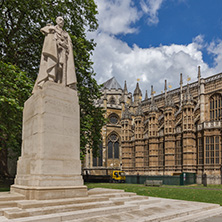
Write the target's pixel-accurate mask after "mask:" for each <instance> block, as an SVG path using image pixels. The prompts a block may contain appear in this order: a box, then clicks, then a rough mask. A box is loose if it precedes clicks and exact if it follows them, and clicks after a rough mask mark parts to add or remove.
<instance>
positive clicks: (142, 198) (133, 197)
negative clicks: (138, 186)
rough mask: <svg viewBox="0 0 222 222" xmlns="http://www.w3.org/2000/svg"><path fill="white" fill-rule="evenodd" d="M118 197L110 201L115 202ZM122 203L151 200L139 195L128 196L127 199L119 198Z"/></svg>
mask: <svg viewBox="0 0 222 222" xmlns="http://www.w3.org/2000/svg"><path fill="white" fill-rule="evenodd" d="M117 198H118V197H111V198H109V200H111V201H115V200H116V199H117ZM119 199H120V200H122V201H133V200H144V199H146V200H147V199H149V197H148V196H138V195H135V196H134V195H133V196H127V197H121V198H119Z"/></svg>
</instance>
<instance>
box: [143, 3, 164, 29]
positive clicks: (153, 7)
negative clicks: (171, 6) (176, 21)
mask: <svg viewBox="0 0 222 222" xmlns="http://www.w3.org/2000/svg"><path fill="white" fill-rule="evenodd" d="M162 3H163V0H141V1H140V6H141V8H142V10H143V12H144V13H145V14H147V16H148V19H147V23H148V25H156V24H157V23H158V22H159V19H158V10H159V9H160V7H161V5H162Z"/></svg>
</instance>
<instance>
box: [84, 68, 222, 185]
mask: <svg viewBox="0 0 222 222" xmlns="http://www.w3.org/2000/svg"><path fill="white" fill-rule="evenodd" d="M178 79H179V78H178ZM182 79H183V78H182V74H180V82H179V84H180V87H179V88H177V89H173V90H170V91H168V90H167V81H165V86H164V92H163V93H162V94H160V95H156V96H155V95H154V89H153V86H151V97H150V98H148V95H147V92H146V96H145V99H144V100H142V93H141V90H140V88H139V83H137V84H136V88H135V90H134V93H133V95H132V94H131V93H130V92H128V90H127V85H126V82H125V85H124V88H123V89H122V87H121V86H120V84H119V83H118V82H117V81H116V79H115V77H113V78H111V79H109V80H108V81H107V82H105V83H104V84H103V89H102V93H103V96H102V97H101V99H100V100H98V101H96V105H97V106H101V107H103V108H104V109H105V110H106V114H105V115H106V118H107V119H108V123H107V124H106V125H105V126H104V127H103V129H102V137H103V144H102V145H101V147H100V157H98V158H93V156H92V153H90V151H89V153H88V156H87V158H86V163H85V170H88V172H89V173H91V174H107V173H109V172H110V171H111V170H114V169H122V170H124V171H125V172H126V174H128V175H135V174H138V173H139V174H140V175H175V174H180V173H182V172H191V173H196V174H197V182H199V183H201V178H202V175H203V174H205V173H206V174H207V178H208V183H221V175H222V73H219V74H216V75H213V76H210V77H207V78H201V73H200V67H198V74H197V81H196V82H193V83H191V84H187V85H183V80H182Z"/></svg>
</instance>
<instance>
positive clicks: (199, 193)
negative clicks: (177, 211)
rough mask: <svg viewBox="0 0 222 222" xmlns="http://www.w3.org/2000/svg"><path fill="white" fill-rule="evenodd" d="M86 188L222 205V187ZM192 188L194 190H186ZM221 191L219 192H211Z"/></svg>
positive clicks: (115, 185)
mask: <svg viewBox="0 0 222 222" xmlns="http://www.w3.org/2000/svg"><path fill="white" fill-rule="evenodd" d="M86 185H87V186H88V188H95V187H102V188H113V189H122V190H125V191H126V192H134V193H137V194H138V195H144V196H151V197H162V198H170V199H177V200H189V201H198V202H206V203H215V204H220V205H222V185H209V186H207V187H203V186H197V185H195V186H184V187H178V186H175V187H173V186H162V187H147V186H144V185H139V184H116V183H113V184H110V183H87V184H86ZM190 187H193V188H194V189H187V188H190ZM211 189H221V190H211Z"/></svg>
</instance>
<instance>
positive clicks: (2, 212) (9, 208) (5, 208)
mask: <svg viewBox="0 0 222 222" xmlns="http://www.w3.org/2000/svg"><path fill="white" fill-rule="evenodd" d="M13 209H15V207H4V208H0V216H4V212H5V211H6V210H13ZM0 221H1V220H0Z"/></svg>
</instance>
